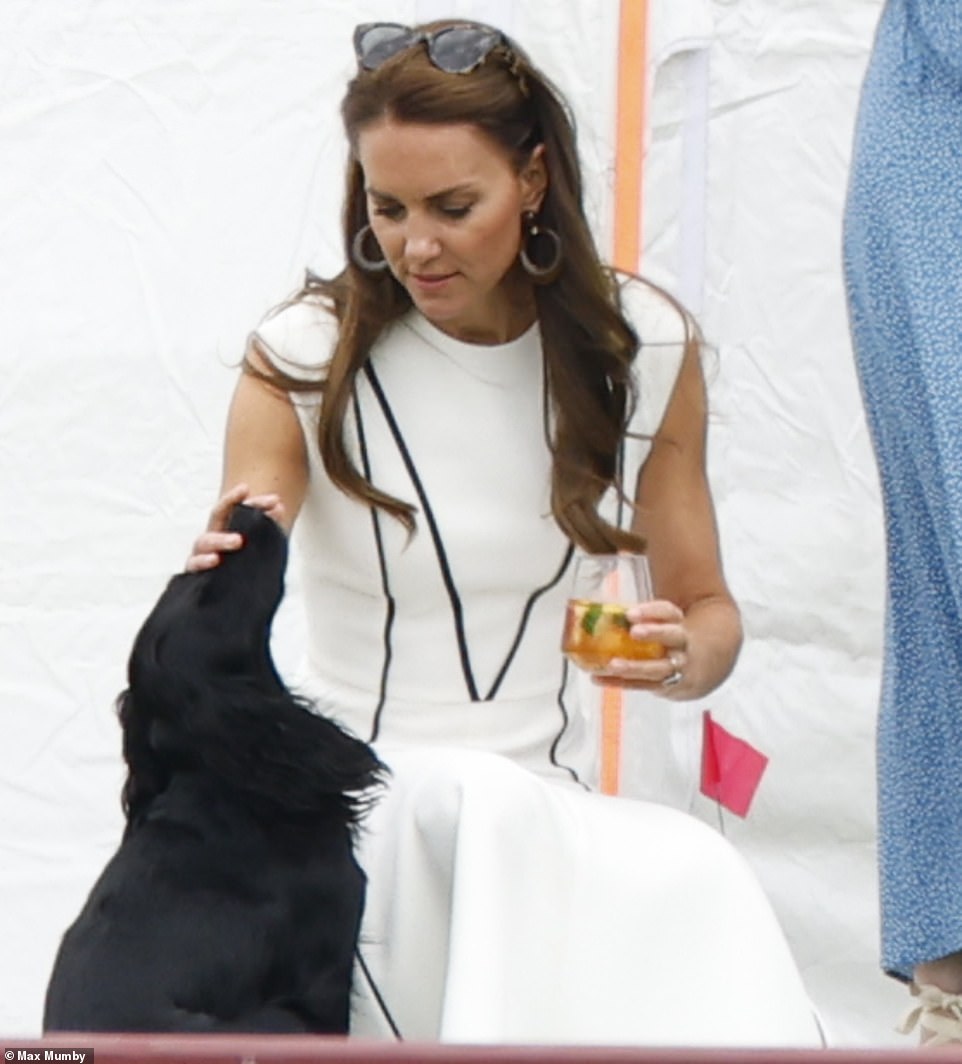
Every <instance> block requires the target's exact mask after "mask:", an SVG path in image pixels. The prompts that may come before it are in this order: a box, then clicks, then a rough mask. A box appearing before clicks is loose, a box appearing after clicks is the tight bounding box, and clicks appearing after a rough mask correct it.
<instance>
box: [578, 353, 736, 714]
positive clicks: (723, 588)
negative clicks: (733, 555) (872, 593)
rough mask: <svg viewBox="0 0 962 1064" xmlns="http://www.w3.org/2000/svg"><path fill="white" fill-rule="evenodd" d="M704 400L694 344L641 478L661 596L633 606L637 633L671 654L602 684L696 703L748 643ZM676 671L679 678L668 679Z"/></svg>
mask: <svg viewBox="0 0 962 1064" xmlns="http://www.w3.org/2000/svg"><path fill="white" fill-rule="evenodd" d="M707 424H708V417H707V400H706V395H705V381H704V376H703V374H702V369H701V360H700V355H699V352H698V350H697V348H694V349H692V350H690V351H688V352H687V353H686V355H685V357H684V360H683V362H682V366H681V370H680V372H679V374H678V379H677V382H676V384H675V388H674V391H673V392H672V397H671V400H670V402H669V404H668V407H667V410H666V412H665V416H664V418H663V420H662V424H661V428H660V429H659V431H658V433H657V435H656V437H655V439H654V441H653V443H652V447H651V452H650V453H649V455H648V457H647V459H646V460H645V463H644V465H643V466H642V469H641V473H640V474H639V477H638V485H637V492H636V502H637V511H636V517H635V521H634V528H635V530H636V531H638V532H640V533H641V534H642V535H643V536H645V538H646V539H647V541H648V561H649V565H650V567H651V575H652V583H653V585H654V591H655V596H656V598H655V600H654V601H652V602H648V603H640V604H638V605H637V606H634V607H632V609H631V610H629V612H628V617H629V619H630V620H631V621H632V629H631V631H632V635H634V636H636V637H637V638H639V639H654V640H658V641H660V642H662V643H663V644H664V645H665V646H666V647H667V649H668V651H669V657H668V658H665V659H661V660H655V661H650V662H644V661H643V662H637V663H635V662H626V661H619V662H616V663H613V666H612V668H610V669H609V670H606V672H604V673H601V674H599V675H598V677H597V679H598V682H600V683H613V684H618V685H621V686H627V687H639V688H644V689H648V690H652V691H653V692H655V693H656V694H661V695H664V696H666V697H669V698H673V699H691V698H700V697H701V696H702V695H706V694H708V693H709V692H710V691H712V690H714V689H715V688H716V687H717V686H718V685H719V684H720V683H722V681H723V680H724V679H725V678H726V677H727V676H728V675H729V673H730V672H731V670H732V668H733V666H734V664H735V661H736V659H737V657H738V652H739V650H740V648H741V643H742V626H741V617H740V615H739V611H738V606H737V605H736V604H735V601H734V599H733V598H732V596H731V593H730V591H729V590H728V585H727V584H726V583H725V577H724V574H723V572H722V565H721V557H720V552H719V545H718V529H717V525H716V521H715V509H714V505H713V503H712V499H711V491H710V489H709V486H708V478H707V473H706V464H705V450H706V436H707ZM675 669H677V670H678V671H680V673H681V675H682V679H681V681H680V682H679V683H677V684H675V685H674V686H670V687H664V686H663V681H664V680H665V679H666V678H667V677H668V676H670V675H671V674H672V673H673V672H674V671H675Z"/></svg>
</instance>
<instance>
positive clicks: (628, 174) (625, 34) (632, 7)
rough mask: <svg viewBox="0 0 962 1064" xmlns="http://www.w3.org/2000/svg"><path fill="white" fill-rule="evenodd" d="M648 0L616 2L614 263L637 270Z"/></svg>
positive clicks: (622, 267)
mask: <svg viewBox="0 0 962 1064" xmlns="http://www.w3.org/2000/svg"><path fill="white" fill-rule="evenodd" d="M647 44H648V0H621V14H620V25H619V31H618V101H617V120H616V121H617V127H616V141H615V219H614V222H615V236H614V256H613V261H614V264H615V266H618V267H619V268H621V269H623V270H637V269H638V264H639V260H640V258H641V208H642V183H643V151H644V138H645V119H646V115H645V111H646V103H647V101H646V96H645V90H646V77H645V66H646V60H647V54H646V53H647Z"/></svg>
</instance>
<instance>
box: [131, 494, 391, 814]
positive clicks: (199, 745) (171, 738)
mask: <svg viewBox="0 0 962 1064" xmlns="http://www.w3.org/2000/svg"><path fill="white" fill-rule="evenodd" d="M229 528H230V529H231V530H232V531H236V532H239V533H240V534H241V535H242V536H243V537H244V546H243V547H242V548H241V549H240V550H239V551H236V552H230V553H228V554H225V555H224V556H223V557H222V558H221V562H220V564H219V565H218V566H216V567H215V568H213V569H210V570H207V571H205V572H199V573H180V574H178V575H177V576H175V577H173V579H172V580H171V581H170V582H169V584H168V585H167V588H166V590H165V591H164V593H163V594H162V595H161V597H160V599H159V601H158V602H157V604H156V606H155V607H154V609H153V611H152V612H151V614H150V615H149V616H148V618H147V620H146V621H145V622H144V625H143V627H142V628H141V629H140V632H139V633H138V635H137V637H136V639H135V640H134V646H133V650H132V652H131V655H130V660H129V663H128V687H127V690H126V691H124V693H123V694H122V695H121V696H120V698H119V700H118V709H119V714H120V721H121V725H122V728H123V732H124V756H125V758H126V760H127V765H128V769H129V773H128V779H127V783H126V784H125V787H124V795H123V801H124V809H125V811H126V813H127V815H128V818H129V819H131V820H133V819H136V818H137V816H139V815H140V813H142V812H143V811H144V810H145V809H146V807H147V806H148V805H149V803H150V801H151V799H152V798H153V797H154V796H155V795H156V794H158V793H160V792H161V791H163V790H164V789H165V788H166V786H167V784H168V783H169V780H170V778H171V776H172V774H173V773H174V772H177V771H194V772H198V771H200V772H207V773H210V774H212V775H213V776H214V777H216V778H217V779H218V781H219V782H220V783H221V784H222V785H224V786H226V787H230V788H231V789H232V790H234V791H236V792H237V794H238V795H239V796H241V797H243V798H245V799H246V800H248V802H249V803H250V804H251V805H252V807H255V806H259V807H261V808H262V809H263V810H264V812H265V813H266V814H267V815H276V814H277V813H282V814H287V815H306V816H310V815H312V814H315V813H317V812H320V811H321V810H325V811H330V809H331V808H332V807H337V808H339V809H340V810H341V812H342V813H343V814H344V815H345V816H346V818H347V819H348V820H350V821H353V820H355V819H356V818H357V816H358V815H359V814H360V813H361V812H362V810H363V807H364V802H363V797H362V796H363V794H364V792H366V791H367V790H368V789H369V788H370V787H372V786H373V785H374V784H375V783H376V782H378V780H379V778H380V776H381V773H382V769H383V767H382V766H381V764H380V763H379V761H378V760H377V758H376V757H375V755H374V754H373V752H372V751H371V749H370V748H369V747H368V746H367V744H365V743H363V742H361V741H360V740H359V739H356V738H354V737H353V736H350V735H348V734H347V733H346V732H345V731H344V730H343V729H342V728H340V727H339V726H338V725H337V724H335V723H334V722H333V721H331V720H329V719H328V718H326V717H324V716H322V715H321V714H320V713H318V712H317V709H316V707H315V706H314V705H313V704H312V703H310V702H308V701H307V700H306V699H303V698H299V697H298V696H296V695H294V694H293V693H292V692H291V691H289V690H288V689H287V687H286V686H285V684H284V683H283V681H282V680H281V678H280V676H279V675H278V673H277V670H276V669H275V667H274V662H273V660H272V658H271V653H270V629H271V622H272V621H273V618H274V614H275V612H276V611H277V607H278V605H279V603H280V601H281V597H282V596H283V593H284V570H285V567H286V564H287V538H286V536H285V535H284V532H283V531H282V530H281V528H280V527H279V526H278V525H277V524H276V523H275V522H274V521H272V520H271V519H270V518H269V517H267V516H265V515H264V514H263V513H261V512H260V511H259V510H257V509H255V508H253V507H248V506H237V507H236V508H235V509H234V512H233V514H232V515H231V519H230V523H229Z"/></svg>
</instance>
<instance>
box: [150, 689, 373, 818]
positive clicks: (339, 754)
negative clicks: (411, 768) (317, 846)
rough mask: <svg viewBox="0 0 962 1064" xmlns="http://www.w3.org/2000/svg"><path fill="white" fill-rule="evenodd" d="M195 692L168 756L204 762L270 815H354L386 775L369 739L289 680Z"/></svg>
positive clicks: (170, 733)
mask: <svg viewBox="0 0 962 1064" xmlns="http://www.w3.org/2000/svg"><path fill="white" fill-rule="evenodd" d="M195 695H196V696H197V700H195V701H194V702H193V705H192V707H191V711H190V712H189V713H188V714H186V715H185V726H186V730H185V731H183V732H177V731H175V730H174V729H169V730H168V731H167V736H166V737H167V739H168V740H172V741H176V742H177V743H178V747H179V749H178V750H176V751H174V750H168V751H167V756H170V757H174V758H176V759H177V760H178V761H180V763H182V764H183V763H192V764H195V765H197V766H198V767H200V766H203V768H204V769H205V770H206V771H208V772H211V773H212V774H214V775H216V776H217V777H219V778H220V779H221V781H222V782H223V783H224V784H226V785H227V786H229V787H230V788H231V789H232V790H234V791H235V792H237V793H239V794H243V795H246V796H247V798H248V799H250V800H251V802H252V804H253V805H255V806H259V807H261V808H262V809H264V811H265V812H267V813H268V814H269V815H272V816H273V815H277V814H278V813H280V812H283V813H284V814H285V815H287V816H299V815H306V816H312V815H317V814H318V813H321V812H330V811H332V810H334V809H338V810H339V813H338V815H339V816H342V817H343V818H344V819H345V820H346V821H348V822H352V821H354V820H356V819H357V818H358V817H359V816H360V815H361V814H362V813H363V812H364V810H365V808H366V806H367V804H368V802H369V800H370V798H371V791H372V789H373V788H375V787H376V785H377V784H379V783H380V782H381V781H382V779H383V777H384V774H385V771H386V770H385V768H384V766H383V765H382V764H381V762H380V761H379V760H378V758H377V756H376V755H375V754H374V752H373V750H372V749H371V747H370V746H368V744H367V743H364V742H362V741H361V740H360V739H357V738H355V737H354V736H353V735H350V734H349V733H348V732H346V731H345V730H344V729H343V728H342V727H341V726H340V725H338V724H337V723H336V722H334V721H333V720H330V719H329V718H327V717H325V716H322V715H320V714H319V713H317V712H316V710H315V707H314V705H313V703H311V702H309V701H307V700H306V699H301V698H298V697H297V696H295V695H293V694H291V693H290V692H289V691H287V690H286V689H285V688H283V687H278V688H276V689H275V690H274V691H273V692H269V691H265V690H264V689H263V688H260V689H258V688H255V687H252V686H249V685H238V686H236V687H221V688H214V687H205V688H204V689H203V690H199V689H198V690H196V691H195ZM218 701H219V704H216V703H217V702H218ZM155 738H156V736H155Z"/></svg>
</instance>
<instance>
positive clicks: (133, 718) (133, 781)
mask: <svg viewBox="0 0 962 1064" xmlns="http://www.w3.org/2000/svg"><path fill="white" fill-rule="evenodd" d="M116 708H117V716H118V717H119V719H120V726H121V729H122V733H123V754H124V761H125V762H126V763H127V778H126V780H125V781H124V785H123V789H122V791H121V795H120V804H121V808H122V809H123V811H124V816H125V817H126V818H127V824H128V826H129V825H131V824H133V823H135V822H136V821H137V820H139V819H140V817H141V816H142V815H143V813H144V812H145V811H146V810H147V807H148V806H149V805H150V803H151V802H152V801H153V800H154V798H156V797H157V795H158V794H161V793H162V792H163V791H164V790H165V789H166V787H167V784H168V783H169V782H170V765H169V764H168V763H167V762H166V761H165V759H164V758H163V757H162V756H161V755H159V754H158V752H157V751H156V750H155V749H154V744H153V741H152V738H151V721H150V718H149V716H148V715H146V714H144V713H143V712H141V710H140V707H139V705H138V703H137V699H136V697H135V696H134V693H133V692H132V691H131V690H129V689H128V690H126V691H124V692H123V693H122V694H121V695H120V697H119V698H118V699H117V706H116Z"/></svg>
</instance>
